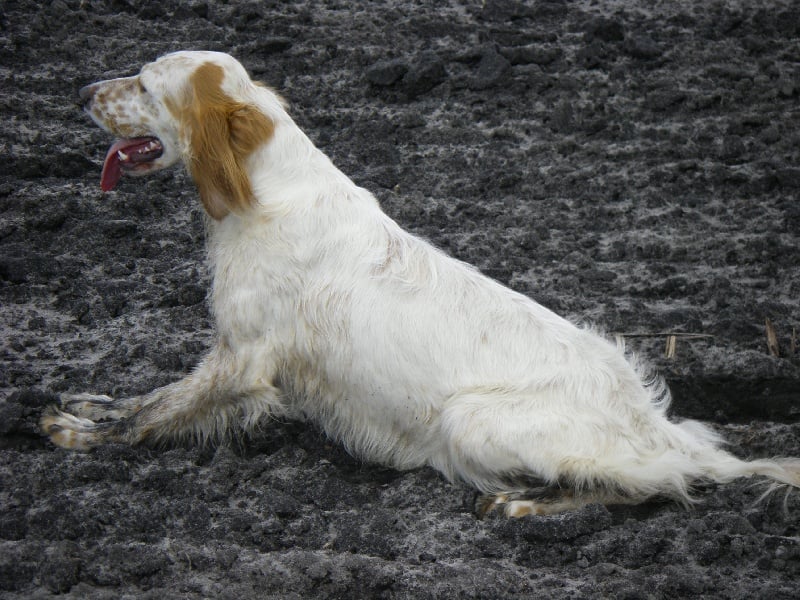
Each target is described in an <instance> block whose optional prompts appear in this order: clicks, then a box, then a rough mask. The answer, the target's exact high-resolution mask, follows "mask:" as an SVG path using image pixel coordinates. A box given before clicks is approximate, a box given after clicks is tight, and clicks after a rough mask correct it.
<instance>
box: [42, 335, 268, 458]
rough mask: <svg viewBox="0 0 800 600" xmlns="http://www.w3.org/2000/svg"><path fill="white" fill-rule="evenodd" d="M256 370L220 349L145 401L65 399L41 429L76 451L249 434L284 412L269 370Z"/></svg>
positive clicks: (138, 398) (44, 419) (88, 397)
mask: <svg viewBox="0 0 800 600" xmlns="http://www.w3.org/2000/svg"><path fill="white" fill-rule="evenodd" d="M251 367H252V365H250V364H242V363H241V362H240V361H239V360H237V357H236V356H235V355H234V354H233V353H232V352H231V351H230V350H227V349H223V348H217V349H215V350H214V351H212V352H211V353H210V354H209V355H208V356H207V357H206V358H205V360H204V361H203V362H202V363H201V364H200V366H199V367H198V368H197V370H195V371H194V372H193V373H192V374H190V375H189V376H187V377H185V378H184V379H182V380H180V381H177V382H175V383H172V384H170V385H167V386H165V387H162V388H159V389H157V390H154V391H152V392H150V393H149V394H145V395H143V396H134V397H131V398H125V399H122V400H113V399H111V398H109V397H108V396H93V395H88V394H80V395H70V396H64V397H63V398H62V401H61V408H60V409H59V408H55V407H53V408H51V409H49V410H48V411H47V412H46V413H45V414H44V415H43V416H42V419H41V421H40V427H41V429H42V431H43V432H44V433H45V434H46V435H48V436H49V437H50V439H51V440H52V441H53V443H55V444H56V445H58V446H61V447H63V448H70V449H75V450H88V449H89V448H92V447H94V446H99V445H101V444H105V443H109V442H118V443H127V444H138V443H142V442H152V443H159V442H165V441H170V440H181V439H186V438H190V439H194V440H197V441H200V442H205V441H209V440H218V439H220V438H222V437H224V436H225V435H226V434H227V433H228V432H229V431H230V429H231V428H232V427H236V426H239V427H242V428H244V429H249V428H251V427H252V426H254V425H255V424H256V423H257V422H258V420H259V419H260V417H262V416H264V415H267V414H272V415H279V414H281V413H282V412H283V410H282V405H281V399H280V394H279V393H278V390H277V389H276V388H275V387H274V386H273V385H272V384H271V377H270V376H269V370H266V371H265V370H264V369H263V368H262V369H260V370H259V372H260V373H262V374H264V375H263V376H259V374H258V373H254V372H253V369H252V368H251Z"/></svg>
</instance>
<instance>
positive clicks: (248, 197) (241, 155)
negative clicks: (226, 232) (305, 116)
mask: <svg viewBox="0 0 800 600" xmlns="http://www.w3.org/2000/svg"><path fill="white" fill-rule="evenodd" d="M265 89H266V88H263V87H262V86H258V85H257V84H255V83H254V82H253V81H251V79H250V77H249V76H248V74H247V72H246V71H245V69H244V67H242V65H241V64H239V62H237V61H236V60H235V59H233V58H232V57H230V56H228V55H227V54H221V53H218V52H175V53H173V54H168V55H166V56H163V57H161V58H159V59H158V60H157V61H155V62H153V63H150V64H147V65H145V66H144V67H142V70H141V71H140V73H139V74H138V75H135V76H133V77H123V78H119V79H111V80H108V81H100V82H98V83H94V84H91V85H88V86H86V87H84V88H83V89H81V90H80V97H81V101H82V104H83V107H84V110H86V112H88V113H89V115H90V116H91V117H92V119H93V120H94V121H95V122H96V123H97V124H98V125H100V127H102V128H103V129H105V130H106V131H108V132H110V133H112V134H114V135H116V136H118V137H119V138H120V139H119V140H118V141H116V142H115V143H114V144H113V145H112V146H111V148H110V149H109V151H108V154H107V155H106V159H105V163H104V165H103V175H102V178H101V187H102V188H103V190H104V191H108V190H111V189H113V188H114V187H115V186H116V184H117V182H118V181H119V179H120V177H121V176H122V174H123V173H125V174H129V175H144V174H146V173H150V172H152V171H156V170H159V169H163V168H165V167H168V166H170V165H173V164H175V163H176V162H178V161H180V160H182V161H183V162H184V163H185V164H186V166H187V167H188V169H189V172H190V174H191V175H192V178H193V179H194V181H195V183H196V185H197V187H198V190H199V192H200V198H201V200H202V201H203V205H204V206H205V208H206V211H207V212H208V213H209V214H210V215H211V216H212V217H214V218H215V219H221V218H223V217H225V215H227V214H228V213H229V212H236V213H241V212H244V211H246V210H247V208H248V207H249V206H250V205H251V204H252V203H253V201H254V198H253V190H252V186H251V182H250V179H249V177H248V175H247V169H246V161H247V159H248V158H249V157H250V155H251V154H252V153H253V152H254V151H255V150H256V149H257V148H259V147H260V146H262V145H263V144H266V143H267V142H269V141H270V139H271V138H272V136H273V133H274V128H275V122H274V120H273V119H272V118H270V117H269V116H268V115H267V114H266V112H265V110H263V108H262V107H261V106H257V105H256V102H255V100H254V98H255V97H256V93H257V92H259V91H260V92H261V93H262V95H263V93H264V91H265ZM275 98H276V97H275Z"/></svg>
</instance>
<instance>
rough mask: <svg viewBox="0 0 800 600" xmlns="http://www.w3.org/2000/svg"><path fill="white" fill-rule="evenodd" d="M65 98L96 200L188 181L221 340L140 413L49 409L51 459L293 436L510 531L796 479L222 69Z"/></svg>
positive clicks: (84, 400) (190, 63) (190, 69)
mask: <svg viewBox="0 0 800 600" xmlns="http://www.w3.org/2000/svg"><path fill="white" fill-rule="evenodd" d="M81 97H82V99H83V101H84V103H85V110H86V111H87V112H88V113H89V114H90V115H91V117H92V118H93V119H94V120H95V121H96V122H97V123H98V124H99V125H100V126H101V127H103V128H104V129H106V130H107V131H109V132H111V133H113V134H115V135H117V136H120V137H121V138H122V139H121V140H120V141H117V142H116V143H115V144H114V145H113V146H112V147H111V150H110V151H109V154H108V156H107V157H106V161H105V166H104V169H103V176H102V187H103V189H105V190H109V189H112V188H113V187H114V185H115V184H116V183H117V181H118V180H119V178H120V176H121V175H122V174H123V173H125V174H131V175H141V174H145V173H149V172H151V171H155V170H157V169H163V168H165V167H168V166H170V165H173V164H175V163H177V162H179V161H182V162H183V163H184V164H185V165H186V167H187V168H188V170H189V172H190V174H191V176H192V178H193V179H194V182H195V183H196V185H197V187H198V189H199V193H200V199H201V201H202V202H203V206H204V207H205V210H206V212H207V213H208V215H209V217H210V218H209V219H208V223H209V224H208V254H209V257H210V262H211V271H212V273H213V277H214V284H213V292H212V301H213V312H214V316H215V318H216V322H217V328H218V335H219V339H218V342H217V344H216V346H215V347H214V349H213V350H211V351H210V353H209V354H208V356H207V357H206V358H205V359H204V360H203V361H202V363H201V364H200V365H199V367H198V368H197V369H196V370H195V371H194V372H193V373H192V374H191V375H189V376H187V377H186V378H185V379H183V380H181V381H179V382H176V383H174V384H172V385H168V386H166V387H163V388H160V389H157V390H155V391H153V392H152V393H150V394H147V395H145V396H141V397H134V398H128V399H119V400H112V399H111V398H108V397H107V396H92V395H86V394H84V395H78V396H69V397H64V398H62V409H63V411H60V410H56V409H53V410H52V411H50V412H49V413H48V414H46V415H45V416H43V418H42V422H41V425H42V429H43V430H44V432H46V433H47V434H48V435H49V436H50V439H51V440H52V441H53V442H55V443H56V444H58V445H59V446H63V447H65V448H75V449H81V450H84V449H88V448H91V447H92V446H97V445H99V444H103V443H106V442H124V443H131V444H135V443H139V442H161V441H166V440H169V439H174V438H186V437H189V438H194V439H197V440H199V441H206V440H215V439H219V438H221V437H222V436H224V435H225V433H226V432H227V431H228V430H229V428H231V427H233V426H236V427H242V428H245V429H247V428H252V427H253V426H254V425H256V423H257V422H258V421H259V420H261V419H262V418H263V417H265V416H280V417H291V418H299V419H307V420H310V421H312V422H313V423H315V424H317V425H318V426H319V427H321V428H322V429H323V430H324V431H325V432H326V433H327V434H328V435H329V436H330V437H332V438H334V439H336V440H339V441H340V442H341V443H342V444H344V446H345V447H346V448H347V449H348V450H349V451H350V452H352V453H353V454H355V455H357V456H359V457H363V458H365V459H369V460H372V461H378V462H380V463H383V464H386V465H390V466H392V467H395V468H398V469H409V468H414V467H420V466H422V465H430V466H432V467H434V468H436V469H438V470H439V471H441V472H442V473H444V475H445V476H446V477H447V478H449V479H451V480H452V479H458V478H460V479H463V480H465V481H467V482H469V483H471V484H472V485H474V486H476V487H477V488H478V489H480V490H481V491H482V492H484V493H486V494H489V496H487V498H488V500H487V501H486V502H485V503H484V509H487V510H488V509H491V508H493V507H495V506H498V505H504V506H503V509H504V510H505V512H506V514H508V515H511V516H519V515H524V514H530V513H535V514H546V513H552V512H557V511H561V510H566V509H570V508H574V507H578V506H581V505H583V504H586V503H587V502H605V503H614V502H639V501H642V500H644V499H646V498H648V497H651V496H653V495H666V496H670V497H672V498H675V499H677V500H678V501H681V502H690V496H689V486H690V484H691V482H692V481H693V480H696V479H707V480H713V481H719V482H724V481H728V480H730V479H732V478H735V477H740V476H750V475H765V476H767V477H769V478H771V479H773V480H775V481H777V482H780V483H783V484H788V485H790V486H795V487H797V486H800V459H774V460H757V461H753V462H744V461H741V460H739V459H737V458H735V457H734V456H732V455H731V454H728V453H726V452H724V451H722V450H720V449H719V448H718V446H719V444H720V440H719V439H718V437H717V436H716V435H715V434H714V433H712V432H711V431H710V430H709V429H708V428H706V427H705V426H703V425H701V424H699V423H697V422H694V421H683V422H679V423H676V422H672V421H670V420H668V419H667V417H666V414H665V413H666V409H667V405H668V402H669V398H668V394H667V392H666V391H665V390H664V388H663V386H662V385H660V384H659V383H657V382H656V383H653V382H650V383H643V382H642V377H641V376H640V374H639V373H638V372H637V369H636V368H635V367H634V366H632V365H631V364H630V363H629V361H628V360H627V359H626V357H625V355H624V352H623V351H622V349H620V348H618V347H616V346H615V345H614V344H612V343H610V342H608V341H607V340H605V339H603V338H601V337H600V336H598V335H596V334H594V333H592V332H591V331H586V330H583V329H579V328H577V327H575V326H574V325H572V324H571V323H569V322H568V321H566V320H564V319H562V318H560V317H558V316H557V315H555V314H553V313H552V312H550V311H549V310H547V309H546V308H543V307H542V306H540V305H539V304H537V303H536V302H534V301H532V300H530V299H529V298H526V297H525V296H522V295H520V294H517V293H515V292H513V291H511V290H509V289H507V288H505V287H503V286H501V285H500V284H498V283H496V282H494V281H492V280H490V279H488V278H486V277H484V276H483V275H481V274H480V273H479V272H478V271H476V270H475V269H473V268H471V267H469V266H468V265H465V264H463V263H461V262H458V261H456V260H454V259H453V258H450V257H448V256H446V255H445V254H443V253H442V252H440V251H438V250H436V249H435V248H433V247H431V246H430V245H428V244H427V243H426V242H424V241H423V240H421V239H419V238H416V237H414V236H412V235H410V234H408V233H406V232H405V231H403V230H402V229H401V228H400V227H399V226H398V225H397V224H396V223H395V222H394V221H392V220H391V219H390V218H389V217H387V216H386V215H385V214H384V213H383V212H382V211H381V209H380V207H379V206H378V203H377V201H376V200H375V198H374V197H373V196H372V195H371V194H370V193H369V192H367V191H366V190H364V189H362V188H359V187H357V186H356V185H355V184H354V183H353V182H352V181H350V179H348V178H347V177H346V176H345V175H343V174H342V173H341V172H340V171H339V170H338V169H337V168H336V167H335V166H334V165H333V164H332V163H331V161H330V160H329V159H328V158H327V157H326V156H325V155H324V154H323V153H322V152H320V151H319V150H318V149H317V148H315V147H314V145H313V144H312V143H311V141H309V139H308V138H307V137H306V136H305V135H304V134H303V132H302V131H300V129H299V128H298V127H297V126H296V125H295V123H294V122H293V121H292V120H291V118H290V117H289V116H288V114H287V113H286V111H285V109H284V104H283V102H282V101H281V99H280V98H279V97H278V96H277V95H276V94H275V93H273V92H272V91H270V90H269V89H268V88H266V87H264V86H262V85H260V84H258V83H254V82H253V81H251V80H250V77H249V76H248V75H247V73H246V72H245V70H244V68H243V67H242V66H241V65H240V64H239V63H238V62H237V61H236V60H234V59H233V58H231V57H230V56H227V55H225V54H219V53H213V52H178V53H174V54H169V55H167V56H164V57H162V58H160V59H159V60H157V61H156V62H154V63H151V64H148V65H145V66H144V68H142V70H141V72H140V73H139V75H137V76H134V77H126V78H122V79H114V80H110V81H101V82H99V83H95V84H93V85H90V86H87V87H86V88H83V89H82V90H81ZM535 482H538V485H539V486H541V487H540V488H539V489H538V490H537V489H533V488H532V487H531V486H532V485H534V484H535ZM523 492H527V495H526V496H524V499H521V498H523V495H522V493H523Z"/></svg>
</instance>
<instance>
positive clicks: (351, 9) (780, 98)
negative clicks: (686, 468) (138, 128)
mask: <svg viewBox="0 0 800 600" xmlns="http://www.w3.org/2000/svg"><path fill="white" fill-rule="evenodd" d="M178 49H211V50H221V51H225V52H229V53H231V54H233V55H234V56H236V57H237V58H239V59H240V60H241V61H242V62H243V63H244V64H245V66H246V67H247V68H248V70H249V71H250V72H251V74H252V75H253V76H254V77H255V78H257V79H260V80H262V81H264V82H265V83H267V84H269V85H270V86H272V87H274V88H276V89H278V90H279V91H280V92H281V93H282V94H283V95H284V96H285V98H286V99H287V100H288V101H289V102H290V104H291V106H292V109H291V113H292V114H293V116H294V117H295V119H296V120H297V121H298V123H299V124H300V125H301V126H302V127H303V128H304V129H305V130H306V131H307V133H308V134H309V135H310V137H311V138H312V139H313V140H314V141H315V143H317V144H318V145H319V146H320V147H321V148H323V149H324V150H325V151H326V153H328V155H329V156H331V157H332V159H333V160H334V162H335V163H336V164H337V165H338V166H339V167H340V168H341V169H342V170H343V171H344V172H346V173H347V174H349V175H350V176H351V177H352V178H353V179H354V180H355V181H356V182H357V183H359V184H360V185H363V186H365V187H367V188H369V189H371V190H372V191H373V192H375V194H376V195H377V196H378V198H379V199H380V201H381V203H382V205H383V206H384V208H385V210H386V211H387V212H388V213H389V214H390V215H391V216H392V217H393V218H395V219H396V220H397V221H399V222H400V223H401V224H402V225H403V226H404V227H406V228H407V229H409V230H411V231H413V232H415V233H417V234H419V235H421V236H424V237H426V238H428V239H429V240H431V241H432V242H433V243H435V244H436V245H437V246H439V247H442V248H444V249H445V250H446V251H447V252H449V253H450V254H452V255H454V256H456V257H458V258H460V259H463V260H466V261H468V262H471V263H473V264H475V265H477V266H478V267H479V268H480V269H481V270H483V271H484V272H485V273H487V274H488V275H490V276H491V277H494V278H496V279H498V280H499V281H501V282H503V283H505V284H507V285H509V286H511V287H512V288H514V289H517V290H519V291H521V292H523V293H525V294H528V295H530V296H532V297H533V298H535V299H537V300H538V301H539V302H541V303H542V304H545V305H546V306H549V307H551V308H553V309H554V310H556V311H557V312H559V313H561V314H564V315H566V316H569V317H570V318H573V319H575V320H576V321H585V322H591V323H594V324H595V325H596V326H598V327H599V328H601V329H603V330H605V331H607V332H608V333H609V334H610V335H625V336H626V339H627V343H628V345H629V346H630V347H631V348H632V349H634V350H635V351H636V352H637V353H638V354H639V355H640V356H641V357H643V358H644V359H645V360H646V361H648V362H650V363H652V364H654V365H655V366H656V367H657V368H658V370H659V371H660V372H661V373H662V374H663V375H664V376H665V377H666V379H667V381H668V382H669V384H670V386H671V388H672V390H673V395H674V401H673V406H672V411H673V413H674V414H675V415H676V416H683V417H694V418H700V419H703V420H706V421H710V422H712V423H713V424H714V426H715V427H716V428H718V429H719V430H720V431H721V432H722V433H723V434H724V435H726V436H727V437H728V439H729V440H730V441H731V448H732V450H733V451H734V452H735V453H737V454H738V455H740V456H744V457H761V456H770V455H795V456H797V455H800V426H798V424H797V420H798V414H800V354H798V350H797V347H798V345H800V342H798V341H797V337H798V334H796V333H793V332H794V331H795V330H796V329H800V309H799V308H798V301H799V300H800V269H798V265H800V243H799V242H800V239H798V238H799V236H798V233H799V232H800V202H798V192H799V191H800V161H799V160H798V158H799V157H800V108H798V98H799V97H800V8H798V6H797V4H796V3H794V2H780V1H777V0H766V1H764V2H758V3H755V2H744V1H730V2H722V1H720V2H708V1H705V0H695V1H689V0H687V1H682V2H669V1H665V2H661V1H648V0H627V1H625V0H596V1H594V2H589V1H581V2H562V1H549V2H548V1H531V2H514V1H510V0H490V1H487V2H480V1H475V2H455V1H452V2H402V1H399V0H384V1H380V2H367V1H365V0H349V1H347V2H337V1H327V2H325V1H316V0H311V1H308V2H286V3H283V2H235V1H231V2H225V3H216V2H206V1H200V0H191V1H189V2H177V1H176V0H164V1H162V2H138V1H135V0H114V1H110V2H100V1H95V0H85V1H78V0H55V1H54V2H49V3H39V2H29V1H25V0H20V1H14V0H8V1H6V2H4V3H2V5H0V81H2V85H1V86H0V114H1V115H2V119H0V217H1V220H0V330H1V331H2V349H0V365H1V366H0V595H2V596H3V597H6V598H34V597H36V598H38V597H45V596H48V595H50V594H56V593H58V594H61V595H62V597H66V598H121V597H131V598H133V597H136V598H158V599H159V600H162V599H165V598H237V599H247V598H269V597H274V598H348V599H349V598H371V597H385V598H407V597H420V598H454V599H455V598H459V599H460V598H527V597H547V598H574V597H600V596H605V597H616V598H640V597H642V598H645V597H652V598H662V597H663V598H667V597H668V598H674V597H680V596H692V597H697V596H700V595H704V596H707V597H723V598H769V599H770V600H775V599H778V598H795V597H797V589H798V576H800V531H799V529H800V500H798V495H797V494H795V495H789V496H788V498H786V500H785V501H784V495H783V494H777V495H773V496H771V497H770V498H769V499H767V500H766V501H764V502H762V503H757V502H756V501H757V499H758V498H759V496H760V495H761V492H762V491H763V489H764V488H763V487H758V486H756V487H753V485H752V483H753V482H751V481H737V482H733V483H730V484H727V485H720V486H709V487H706V488H703V489H698V490H697V492H696V498H697V503H696V505H695V506H693V507H691V508H689V509H688V510H687V509H684V508H682V507H679V506H675V505H673V504H670V503H658V502H654V503H650V504H647V505H643V506H640V507H635V508H631V507H627V508H625V507H602V506H597V505H594V506H588V507H586V508H585V509H582V510H580V511H576V512H574V513H570V514H566V515H562V516H553V517H540V518H527V519H521V520H506V519H502V518H489V519H487V520H485V521H478V520H476V518H475V517H474V515H473V513H472V509H473V501H474V492H473V491H472V490H470V489H468V488H467V487H464V486H459V485H453V484H450V483H447V482H446V481H444V480H443V479H442V478H441V477H440V476H439V475H438V474H437V473H436V472H434V471H431V470H428V469H422V470H418V471H413V472H406V473H401V472H396V471H393V470H388V469H384V468H381V467H380V466H376V465H368V464H362V463H360V462H358V461H356V460H355V459H353V458H351V457H350V456H348V455H347V454H346V453H345V452H344V450H343V449H342V448H340V447H339V446H337V445H336V444H335V443H333V442H330V441H329V440H326V439H325V437H324V436H323V435H321V434H320V432H319V431H317V430H314V429H313V428H309V427H308V426H302V425H298V424H294V423H270V424H268V425H267V426H265V428H264V430H263V431H261V432H260V433H258V434H255V435H253V436H252V437H251V438H250V439H248V440H246V441H245V442H244V443H243V444H242V445H241V446H235V447H228V446H224V447H220V448H204V449H198V448H168V449H161V450H155V449H147V448H128V447H122V446H109V447H105V448H101V449H98V450H95V451H92V452H90V453H88V454H74V453H69V452H66V451H62V450H59V449H55V448H54V447H52V446H51V445H50V444H49V443H48V442H46V441H45V440H43V439H42V438H41V437H40V436H39V434H38V431H37V428H36V422H37V420H38V415H39V413H40V412H41V410H42V408H43V407H44V406H46V405H47V404H49V403H50V402H52V401H53V400H54V399H55V398H56V395H57V394H58V393H60V392H82V391H88V392H94V393H108V394H112V395H116V396H123V395H127V394H134V393H143V392H146V391H149V390H151V389H153V388H154V387H156V386H159V385H164V384H166V383H168V382H171V381H174V380H176V379H179V378H180V377H181V376H182V375H184V374H185V373H186V372H187V371H188V370H190V369H191V368H192V366H193V365H195V364H196V363H197V362H198V361H199V359H200V358H201V356H202V355H203V353H204V352H205V350H206V349H207V348H208V347H209V346H210V345H211V343H212V340H213V336H214V331H213V323H212V322H211V320H210V317H209V313H208V306H207V303H206V294H207V290H208V284H209V281H208V274H207V272H206V270H205V268H204V266H203V259H204V251H203V219H202V208H201V206H200V203H199V201H198V198H197V195H196V192H195V190H194V188H193V186H192V183H191V180H190V179H189V178H188V176H187V175H186V174H185V173H184V172H183V171H182V170H181V169H175V170H171V171H168V172H161V173H158V174H157V175H154V176H153V177H151V178H148V179H146V180H142V179H124V180H123V181H122V183H121V184H120V186H119V187H118V188H117V189H116V190H115V191H114V192H112V193H108V194H102V193H101V191H100V187H99V178H100V167H101V162H102V158H103V155H104V153H105V150H106V148H107V147H108V145H109V143H110V142H111V140H110V139H109V137H108V135H107V134H104V133H103V132H102V131H101V130H99V129H98V128H97V127H95V126H94V125H93V124H92V123H91V122H90V121H89V119H88V118H87V117H86V116H85V115H84V114H83V113H82V112H81V111H80V110H79V108H78V107H77V106H76V101H77V90H78V88H79V87H81V86H82V85H85V84H87V83H90V82H92V81H95V80H98V79H107V78H110V77H115V76H123V75H130V74H133V73H136V72H137V71H138V69H139V67H140V66H141V65H142V64H144V63H146V62H149V61H151V60H153V59H155V58H156V57H157V56H159V55H161V54H163V53H166V52H168V51H172V50H178ZM767 319H769V321H770V322H771V324H772V328H773V330H774V332H775V339H774V342H773V344H772V346H773V348H772V351H770V349H769V347H768V337H767V330H768V327H767V324H766V323H767ZM665 334H697V335H698V336H701V337H688V336H684V335H682V336H680V337H676V338H675V341H676V344H675V347H674V355H672V356H666V355H665V346H666V344H667V341H668V340H669V337H667V336H666V335H665ZM776 346H777V347H776ZM775 354H777V355H778V356H775Z"/></svg>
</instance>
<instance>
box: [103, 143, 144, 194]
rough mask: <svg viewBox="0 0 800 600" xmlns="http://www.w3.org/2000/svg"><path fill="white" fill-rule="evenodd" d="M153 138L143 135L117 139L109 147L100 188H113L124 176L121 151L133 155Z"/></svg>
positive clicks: (104, 189)
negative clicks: (120, 156)
mask: <svg viewBox="0 0 800 600" xmlns="http://www.w3.org/2000/svg"><path fill="white" fill-rule="evenodd" d="M152 140H153V138H150V137H141V138H131V139H126V140H117V141H116V142H114V144H113V145H112V146H111V148H109V149H108V153H107V154H106V160H105V162H104V163H103V174H102V175H101V176H100V189H101V190H103V191H104V192H110V191H111V190H113V189H114V188H115V187H116V186H117V183H119V180H120V177H122V161H121V160H120V158H119V151H120V150H121V151H122V152H123V153H124V154H127V155H129V156H132V155H133V154H134V153H135V152H136V151H137V150H139V149H141V148H143V147H144V146H146V145H147V144H149V143H150V142H151V141H152Z"/></svg>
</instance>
